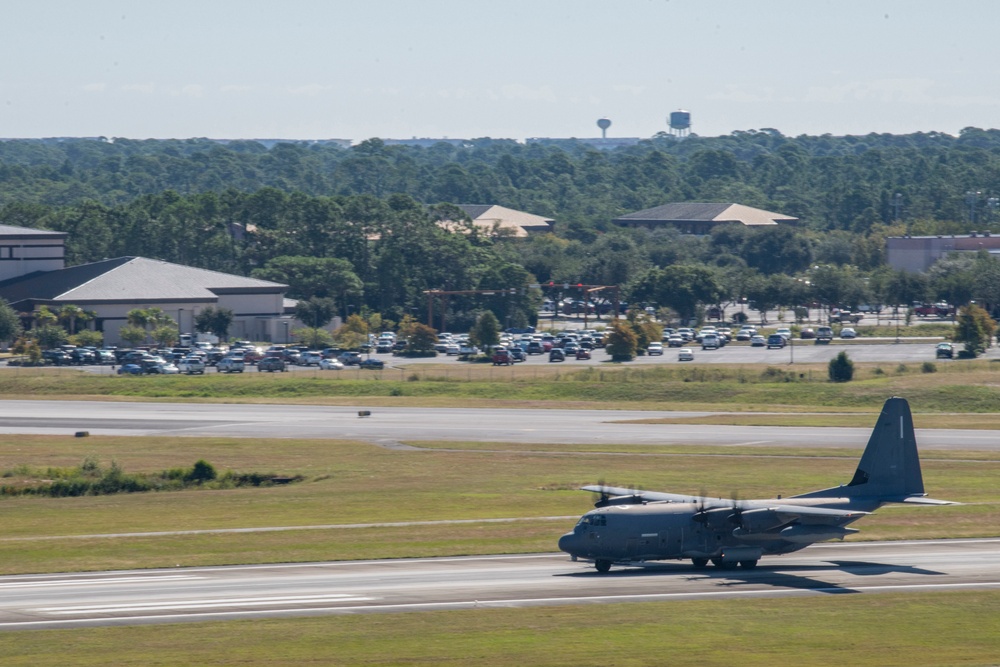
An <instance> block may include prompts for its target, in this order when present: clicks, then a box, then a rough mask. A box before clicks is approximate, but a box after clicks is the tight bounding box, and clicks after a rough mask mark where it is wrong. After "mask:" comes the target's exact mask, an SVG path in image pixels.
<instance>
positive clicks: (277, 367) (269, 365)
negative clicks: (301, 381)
mask: <svg viewBox="0 0 1000 667" xmlns="http://www.w3.org/2000/svg"><path fill="white" fill-rule="evenodd" d="M257 371H258V372H259V371H267V372H268V373H274V372H275V371H277V372H279V373H285V372H287V371H288V364H286V363H285V360H284V359H282V358H281V357H264V358H263V359H261V360H260V361H258V362H257Z"/></svg>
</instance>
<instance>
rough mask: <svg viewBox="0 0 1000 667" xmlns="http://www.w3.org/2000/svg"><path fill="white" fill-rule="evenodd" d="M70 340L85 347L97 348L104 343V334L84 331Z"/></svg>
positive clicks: (88, 330)
mask: <svg viewBox="0 0 1000 667" xmlns="http://www.w3.org/2000/svg"><path fill="white" fill-rule="evenodd" d="M70 340H71V341H73V342H74V343H75V344H77V345H80V346H83V347H97V346H98V345H100V344H101V343H103V342H104V334H102V333H101V332H100V331H91V330H90V329H84V330H83V331H81V332H79V333H77V334H76V335H75V336H70Z"/></svg>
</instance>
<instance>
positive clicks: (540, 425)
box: [0, 401, 1000, 451]
mask: <svg viewBox="0 0 1000 667" xmlns="http://www.w3.org/2000/svg"><path fill="white" fill-rule="evenodd" d="M361 409H365V408H363V407H361V408H359V407H335V406H309V405H254V404H193V403H116V402H102V401H0V433H36V434H52V435H72V434H73V433H74V432H76V431H88V432H89V433H91V434H93V435H129V436H143V435H160V436H179V437H180V436H210V437H220V436H222V437H243V438H340V439H352V440H366V441H369V442H376V443H381V444H393V443H398V442H401V441H421V440H427V441H441V440H444V441H456V442H461V441H485V442H516V443H579V444H618V443H631V444H643V445H657V444H661V445H668V444H712V445H728V446H738V445H754V446H772V445H773V446H785V447H787V446H795V447H801V446H806V447H857V448H858V449H859V450H860V449H861V448H863V447H864V445H865V443H866V442H867V441H868V436H869V435H870V434H871V428H872V426H873V425H874V422H875V416H874V415H859V416H858V418H857V419H858V426H857V427H856V428H841V427H827V428H807V427H788V426H714V425H693V424H623V423H620V422H623V421H628V420H635V419H649V418H655V417H690V416H702V415H706V414H711V413H706V412H690V411H679V412H664V411H656V410H546V409H538V410H531V409H488V408H399V407H372V408H368V409H369V410H370V412H371V416H370V417H365V418H360V417H359V416H358V411H359V410H361ZM917 442H918V443H919V445H920V448H921V449H945V450H947V449H968V450H982V451H996V450H998V449H1000V431H982V430H962V429H918V430H917Z"/></svg>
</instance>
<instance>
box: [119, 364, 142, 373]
mask: <svg viewBox="0 0 1000 667" xmlns="http://www.w3.org/2000/svg"><path fill="white" fill-rule="evenodd" d="M145 373H146V371H144V370H143V368H142V366H140V365H139V364H124V365H123V366H121V367H120V368H119V369H118V375H144V374H145Z"/></svg>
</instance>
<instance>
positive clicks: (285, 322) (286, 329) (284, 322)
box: [282, 320, 288, 345]
mask: <svg viewBox="0 0 1000 667" xmlns="http://www.w3.org/2000/svg"><path fill="white" fill-rule="evenodd" d="M282 324H283V325H285V344H286V345H287V344H288V320H285V321H283V322H282Z"/></svg>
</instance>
